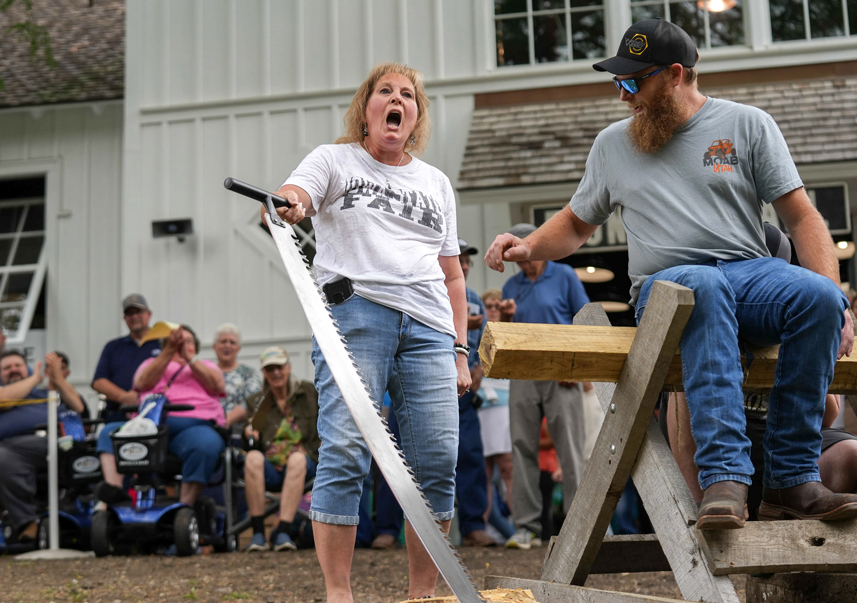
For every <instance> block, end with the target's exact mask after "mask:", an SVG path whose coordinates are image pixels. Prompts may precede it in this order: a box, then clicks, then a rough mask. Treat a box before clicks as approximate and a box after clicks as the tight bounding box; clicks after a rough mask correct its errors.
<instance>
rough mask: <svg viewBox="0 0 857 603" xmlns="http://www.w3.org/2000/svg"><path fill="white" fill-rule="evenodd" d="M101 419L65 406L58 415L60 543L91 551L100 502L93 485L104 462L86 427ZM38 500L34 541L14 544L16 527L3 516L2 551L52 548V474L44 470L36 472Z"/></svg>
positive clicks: (38, 427)
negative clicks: (50, 510)
mask: <svg viewBox="0 0 857 603" xmlns="http://www.w3.org/2000/svg"><path fill="white" fill-rule="evenodd" d="M102 422H103V421H102V420H100V419H93V420H89V419H86V420H84V419H81V417H80V415H79V414H78V413H76V412H75V411H73V410H68V409H62V410H60V411H59V412H58V414H57V435H58V436H59V444H58V448H59V449H58V451H57V452H58V455H57V478H58V480H57V481H58V484H57V485H58V489H59V505H58V509H57V517H58V519H59V528H60V535H59V543H60V547H61V548H67V549H78V550H83V551H85V550H89V549H90V530H91V527H92V518H93V516H94V515H95V506H96V504H97V503H98V501H97V500H96V498H95V495H94V494H93V492H92V484H95V483H97V482H99V481H101V480H102V479H103V478H102V473H101V462H100V461H99V460H98V455H97V454H96V452H95V440H94V439H93V438H92V437H90V436H88V435H87V433H86V430H85V427H86V426H90V425H96V424H100V423H102ZM45 429H47V425H44V424H43V425H36V427H35V430H36V431H40V430H45ZM36 484H37V488H36V502H37V509H38V513H39V516H40V518H39V527H38V532H37V536H36V540H35V542H34V543H32V544H21V543H12V540H13V538H12V536H13V535H12V528H11V526H10V525H9V522H8V521H6V520H5V518H4V517H3V515H5V513H3V514H2V515H0V553H2V552H8V553H11V554H17V553H22V552H27V551H29V550H33V549H47V548H50V532H49V524H50V522H49V519H48V518H49V509H48V491H47V485H48V474H47V472H42V471H40V472H39V473H38V474H37V475H36Z"/></svg>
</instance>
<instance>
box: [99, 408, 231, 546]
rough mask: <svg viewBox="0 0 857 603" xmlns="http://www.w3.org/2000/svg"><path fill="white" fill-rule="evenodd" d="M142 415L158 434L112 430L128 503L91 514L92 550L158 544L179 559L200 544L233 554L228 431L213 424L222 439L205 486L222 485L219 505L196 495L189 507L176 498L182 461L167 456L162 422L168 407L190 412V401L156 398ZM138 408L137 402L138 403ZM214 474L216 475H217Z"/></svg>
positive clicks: (165, 435)
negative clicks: (215, 466)
mask: <svg viewBox="0 0 857 603" xmlns="http://www.w3.org/2000/svg"><path fill="white" fill-rule="evenodd" d="M147 403H151V404H155V407H154V408H153V409H152V410H149V412H148V414H147V417H148V418H150V419H152V420H153V421H154V422H155V424H156V425H157V433H155V434H151V435H140V436H131V437H127V436H122V435H117V434H116V432H114V433H113V434H111V439H112V442H113V450H114V455H115V459H116V469H117V470H118V472H119V473H120V474H122V475H131V476H133V477H132V479H131V486H130V489H131V490H133V495H132V496H131V500H130V502H122V503H113V504H108V505H106V508H105V509H103V510H101V511H98V512H97V513H95V517H94V518H93V521H92V531H91V542H92V550H93V551H94V552H95V555H96V556H97V557H104V556H107V555H114V554H125V553H130V552H133V551H134V550H135V549H136V551H137V552H141V553H148V552H153V551H156V550H158V548H159V547H163V546H169V545H171V544H174V545H175V551H176V555H177V556H179V557H184V556H189V555H194V554H196V553H197V551H198V549H199V548H200V547H202V546H206V545H210V546H212V547H213V548H214V550H215V551H217V552H232V551H234V550H235V548H236V546H237V538H236V536H235V534H234V533H233V532H232V527H233V523H234V520H235V505H234V504H233V501H234V500H235V496H234V487H235V486H234V480H233V468H232V459H233V451H232V448H231V447H230V445H229V430H228V429H223V428H218V427H216V426H215V427H214V428H215V429H216V430H217V431H218V433H219V434H220V436H221V437H223V438H224V440H225V441H226V444H227V447H226V451H225V453H224V454H223V456H222V457H221V467H219V468H218V469H217V470H216V471H215V475H213V476H212V480H211V481H210V482H209V484H208V486H209V487H212V486H219V485H221V484H222V485H223V488H224V505H223V506H217V505H216V504H215V503H214V501H213V500H212V499H211V498H210V497H206V496H200V497H199V499H198V500H197V501H196V504H195V505H194V506H193V507H191V506H189V505H187V504H185V503H183V502H181V501H179V500H178V499H177V498H176V495H175V490H176V489H177V488H178V486H177V485H176V484H180V482H181V476H180V473H181V461H180V460H179V459H178V458H176V457H172V456H169V455H168V454H167V448H168V442H169V427H168V426H167V425H166V424H164V421H163V419H165V417H166V415H167V413H169V412H170V411H185V410H192V409H193V406H191V405H186V404H185V405H179V404H169V403H168V402H167V401H166V398H164V397H163V396H160V397H158V399H157V400H156V401H151V402H149V401H148V400H146V401H143V406H145V405H146V404H147ZM141 407H142V406H141ZM120 410H121V411H122V412H137V411H138V410H139V409H138V407H136V406H131V407H122V408H121V409H120ZM218 473H219V474H220V477H218Z"/></svg>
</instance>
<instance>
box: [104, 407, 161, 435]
mask: <svg viewBox="0 0 857 603" xmlns="http://www.w3.org/2000/svg"><path fill="white" fill-rule="evenodd" d="M156 406H157V404H156V403H155V402H152V403H150V404H145V405H144V407H143V410H141V411H140V414H138V415H137V416H136V417H134V418H133V419H131V420H130V421H128V422H127V423H125V424H124V425H123V426H122V427H120V428H119V429H118V430H117V431H116V433H115V434H113V435H114V437H118V438H130V437H136V436H145V435H157V433H158V426H157V425H156V424H155V422H154V421H153V420H152V419H149V418H147V417H146V415H147V414H149V411H150V410H152V409H153V408H155V407H156Z"/></svg>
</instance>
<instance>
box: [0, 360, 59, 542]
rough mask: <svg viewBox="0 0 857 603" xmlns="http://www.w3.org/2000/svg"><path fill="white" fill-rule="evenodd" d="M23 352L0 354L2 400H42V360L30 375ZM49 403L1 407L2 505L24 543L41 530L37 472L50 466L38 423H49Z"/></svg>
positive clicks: (0, 493) (44, 393)
mask: <svg viewBox="0 0 857 603" xmlns="http://www.w3.org/2000/svg"><path fill="white" fill-rule="evenodd" d="M29 372H30V371H29V369H28V368H27V362H26V360H24V357H23V355H21V353H20V352H17V351H14V350H8V351H6V352H3V353H2V354H0V400H5V401H12V400H41V399H44V398H47V397H48V392H47V390H44V389H36V388H37V387H38V386H39V385H40V384H41V382H42V380H43V379H44V376H43V375H42V363H41V362H37V363H36V366H35V368H34V369H33V374H32V375H30V374H29ZM47 420H48V405H47V403H46V402H42V403H40V404H38V403H37V404H23V405H20V406H13V407H11V408H8V409H0V467H2V470H0V506H2V507H3V508H4V509H6V511H7V512H8V513H9V522H10V524H11V526H12V530H13V532H14V533H15V534H16V535H17V539H18V541H19V542H21V543H26V542H32V541H33V540H34V539H35V537H36V530H37V529H38V525H39V524H38V516H37V515H36V504H35V496H36V474H37V472H38V471H39V470H40V469H41V470H45V469H46V468H47V454H48V444H47V439H46V438H43V437H40V436H37V435H35V434H34V433H33V432H34V430H35V427H36V425H40V424H44V423H47Z"/></svg>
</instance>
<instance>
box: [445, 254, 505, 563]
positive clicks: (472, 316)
mask: <svg viewBox="0 0 857 603" xmlns="http://www.w3.org/2000/svg"><path fill="white" fill-rule="evenodd" d="M458 249H459V251H460V254H459V256H458V262H459V264H461V272H462V273H463V274H464V280H465V281H466V280H467V277H468V276H469V275H470V267H471V265H472V261H473V260H472V256H473V255H475V254H476V253H478V251H477V249H476V247H474V246H473V245H468V244H467V242H466V241H465V240H464V239H458ZM465 293H466V296H467V314H468V316H467V345H468V347H469V348H470V353H469V354H468V357H467V365H468V366H469V367H470V377H471V386H470V390H469V391H467V392H465V393H464V395H463V396H461V397H460V398H459V399H458V461H457V463H456V465H455V498H456V500H457V501H458V528H459V530H460V532H461V535H462V544H464V545H465V546H478V547H484V546H494V545H496V544H497V542H496V541H495V540H494V539H493V538H492V537H491V536H490V535H489V534H488V533H487V532H486V531H485V518H484V516H485V513H486V512H487V511H488V479H487V477H486V475H485V455H484V452H483V448H482V433H481V431H480V429H479V414H478V413H477V410H476V409H477V407H478V401H479V398H478V397H476V391H477V390H478V389H479V383H480V382H481V381H482V364H481V363H480V362H479V351H478V350H479V342H480V341H481V339H482V331H484V330H485V306H484V305H483V303H482V298H480V297H479V295H478V294H477V293H476V292H475V291H473V289H471V288H470V287H466V288H465Z"/></svg>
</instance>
